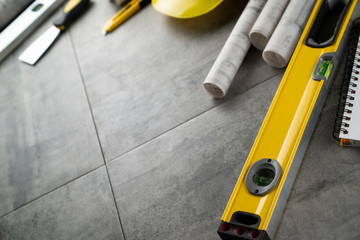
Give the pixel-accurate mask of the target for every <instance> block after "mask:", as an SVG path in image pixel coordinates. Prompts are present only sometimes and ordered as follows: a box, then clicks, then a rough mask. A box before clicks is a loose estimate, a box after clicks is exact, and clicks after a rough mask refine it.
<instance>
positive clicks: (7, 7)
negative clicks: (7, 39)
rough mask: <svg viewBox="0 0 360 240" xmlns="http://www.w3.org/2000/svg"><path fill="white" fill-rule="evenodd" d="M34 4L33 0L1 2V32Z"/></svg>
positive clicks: (4, 0)
mask: <svg viewBox="0 0 360 240" xmlns="http://www.w3.org/2000/svg"><path fill="white" fill-rule="evenodd" d="M32 2H33V0H16V1H14V0H0V32H1V30H2V29H3V28H5V27H6V26H7V25H8V24H9V23H10V22H11V21H12V20H14V19H15V18H16V17H17V16H18V15H19V14H20V13H21V12H22V11H23V10H25V8H27V7H28V6H29V5H30V4H31V3H32Z"/></svg>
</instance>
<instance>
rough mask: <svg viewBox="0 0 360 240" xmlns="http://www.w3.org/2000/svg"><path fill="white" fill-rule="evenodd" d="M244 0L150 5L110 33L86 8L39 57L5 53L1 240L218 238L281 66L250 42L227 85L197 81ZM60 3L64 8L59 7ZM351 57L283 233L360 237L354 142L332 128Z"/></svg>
mask: <svg viewBox="0 0 360 240" xmlns="http://www.w3.org/2000/svg"><path fill="white" fill-rule="evenodd" d="M245 3H246V2H245V1H236V0H228V1H224V2H223V3H222V4H221V5H220V6H219V7H218V8H216V9H215V10H214V11H212V12H210V13H209V14H207V15H204V16H202V17H199V18H195V19H187V20H179V19H172V18H169V17H167V16H164V15H161V14H159V13H158V12H156V11H155V10H154V9H152V8H151V7H150V6H148V7H147V8H145V9H144V10H142V11H141V12H139V13H137V14H136V16H134V17H133V18H131V19H130V20H129V21H127V22H126V23H125V24H123V25H122V26H121V27H119V28H118V29H116V30H115V31H114V32H112V33H111V34H109V35H107V36H105V37H104V36H103V35H101V30H102V25H103V23H105V21H106V20H108V18H109V17H111V16H112V15H113V14H114V13H115V12H116V11H117V8H116V7H115V6H114V5H112V4H111V3H110V2H109V1H101V0H92V4H91V7H90V9H89V10H88V11H87V12H86V13H85V15H84V16H83V17H81V18H80V19H79V20H78V21H77V22H75V23H74V24H73V25H72V26H71V28H70V29H69V31H67V32H65V33H64V34H63V35H62V36H60V38H59V39H58V40H57V41H56V43H55V44H54V45H53V47H52V48H50V49H49V51H48V52H47V54H46V55H45V56H44V57H43V58H42V59H41V60H40V61H39V62H38V64H37V65H36V66H35V67H32V66H29V65H26V64H23V63H21V62H19V61H18V60H17V57H18V56H19V54H20V53H21V52H22V51H23V50H24V49H25V47H26V46H28V45H29V44H30V43H31V42H32V41H33V40H34V39H36V38H37V37H38V36H39V35H40V34H41V33H42V32H44V31H45V30H46V29H47V28H48V27H49V26H50V24H51V20H52V18H54V17H55V16H56V14H55V15H53V16H52V18H50V19H49V20H48V21H47V22H46V23H44V24H43V26H42V27H40V28H39V29H38V30H37V31H36V32H34V34H33V35H31V37H29V38H28V39H27V40H26V41H25V42H24V44H22V45H21V46H20V47H19V48H18V49H17V50H16V51H14V52H13V54H11V55H10V56H9V57H8V58H7V59H6V60H5V61H3V62H2V63H1V64H0V135H1V138H0V164H1V168H0V239H11V240H13V239H38V240H40V239H127V240H131V239H133V240H137V239H147V240H148V239H149V240H150V239H154V240H155V239H156V240H158V239H169V240H170V239H171V240H175V239H194V240H200V239H206V240H208V239H209V240H210V239H219V237H218V236H217V233H216V229H217V227H218V224H219V221H220V218H221V215H222V213H223V210H224V208H225V206H226V203H227V201H228V199H229V197H230V195H231V192H232V190H233V187H234V186H235V182H236V180H237V178H238V176H239V174H240V171H241V169H242V166H243V164H244V162H245V160H246V157H247V154H248V153H249V151H250V149H251V147H252V144H253V141H254V140H255V138H256V135H257V132H258V130H259V128H260V126H261V123H262V121H263V119H264V117H265V114H266V112H267V109H268V107H269V105H270V103H271V101H272V98H273V96H274V94H275V91H276V89H277V87H278V84H279V83H280V81H281V78H282V74H283V72H284V69H274V68H271V67H269V66H268V65H266V63H265V62H264V61H263V60H262V59H261V53H260V52H258V51H257V50H255V49H251V50H250V52H249V53H248V55H247V57H246V59H245V62H244V64H243V65H242V66H241V68H240V70H239V72H238V74H237V75H236V78H235V81H234V84H233V85H232V88H231V90H230V92H229V94H228V96H227V97H225V98H224V99H221V100H214V99H212V98H211V97H210V96H208V95H207V94H206V93H205V92H204V91H203V90H202V87H201V84H202V82H203V80H204V78H205V77H206V74H207V73H208V71H209V69H210V67H211V66H212V64H213V62H214V60H215V58H216V56H217V54H218V53H219V51H220V49H221V47H222V46H223V44H224V41H225V40H226V38H227V36H228V35H229V33H230V32H231V30H232V28H233V26H234V24H235V22H236V20H237V18H238V16H239V15H240V13H241V10H242V8H243V7H244V5H245ZM57 13H58V12H57ZM342 71H343V64H342V66H341V69H340V70H339V72H338V75H337V78H336V80H335V82H334V84H333V86H332V88H331V90H330V93H329V96H328V98H327V101H326V103H325V106H324V108H323V111H322V114H321V116H320V119H319V121H318V123H317V126H316V129H315V131H314V134H313V137H312V140H311V142H310V144H309V147H308V149H307V152H306V155H305V157H304V160H303V164H302V166H301V168H300V171H299V174H298V177H297V179H296V182H295V184H294V187H293V189H292V193H291V195H290V198H289V201H288V204H287V207H286V209H285V212H284V214H283V217H282V221H281V223H280V226H279V229H278V233H277V239H295V240H296V239H327V240H328V239H337V240H338V239H360V229H359V228H358V226H359V224H360V204H359V201H358V199H359V190H360V187H359V182H360V174H359V173H360V149H352V148H342V147H340V146H338V144H337V142H336V141H335V140H333V139H332V128H333V122H334V118H335V114H336V109H337V101H338V93H339V86H340V84H341V75H342Z"/></svg>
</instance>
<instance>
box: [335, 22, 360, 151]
mask: <svg viewBox="0 0 360 240" xmlns="http://www.w3.org/2000/svg"><path fill="white" fill-rule="evenodd" d="M359 78H360V19H356V20H355V21H354V23H353V26H352V30H351V35H350V45H349V49H348V54H347V59H346V66H345V73H344V79H343V83H342V87H341V94H340V100H339V109H338V113H337V117H336V121H335V128H334V137H335V138H336V139H337V140H339V141H340V145H341V146H349V147H360V82H359Z"/></svg>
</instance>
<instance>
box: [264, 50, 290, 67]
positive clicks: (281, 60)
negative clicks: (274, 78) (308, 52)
mask: <svg viewBox="0 0 360 240" xmlns="http://www.w3.org/2000/svg"><path fill="white" fill-rule="evenodd" d="M262 57H263V59H264V61H265V62H266V63H267V64H269V65H270V66H272V67H275V68H283V67H286V65H287V64H288V60H286V59H285V57H284V56H281V55H280V54H279V53H276V52H275V51H272V50H266V49H265V50H264V51H263V53H262Z"/></svg>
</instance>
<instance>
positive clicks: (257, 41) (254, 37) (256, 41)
mask: <svg viewBox="0 0 360 240" xmlns="http://www.w3.org/2000/svg"><path fill="white" fill-rule="evenodd" d="M249 38H250V42H251V44H252V45H253V46H254V47H256V48H257V49H258V50H260V51H262V50H264V48H265V47H266V44H267V43H268V41H269V39H268V38H267V37H266V36H265V35H263V34H261V33H259V32H250V34H249Z"/></svg>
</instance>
